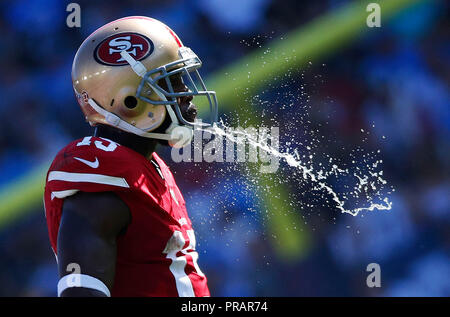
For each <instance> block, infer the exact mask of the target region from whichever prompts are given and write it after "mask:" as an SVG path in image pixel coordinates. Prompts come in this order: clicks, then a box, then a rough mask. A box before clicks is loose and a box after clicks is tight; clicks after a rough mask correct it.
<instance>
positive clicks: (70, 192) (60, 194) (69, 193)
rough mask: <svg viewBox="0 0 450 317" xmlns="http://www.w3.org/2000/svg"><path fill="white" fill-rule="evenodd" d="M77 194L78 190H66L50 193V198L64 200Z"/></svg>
mask: <svg viewBox="0 0 450 317" xmlns="http://www.w3.org/2000/svg"><path fill="white" fill-rule="evenodd" d="M77 192H78V189H68V190H60V191H55V192H52V194H51V196H50V198H51V200H53V198H55V197H56V198H66V197H69V196H72V195H75V194H76V193H77Z"/></svg>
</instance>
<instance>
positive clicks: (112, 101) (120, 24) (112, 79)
mask: <svg viewBox="0 0 450 317" xmlns="http://www.w3.org/2000/svg"><path fill="white" fill-rule="evenodd" d="M201 66H202V63H201V61H200V59H199V58H198V57H197V55H196V54H194V53H193V52H192V50H191V49H189V48H187V47H185V46H183V44H182V43H181V41H180V39H179V38H178V37H177V36H176V34H175V33H174V32H173V31H172V30H171V29H170V28H169V27H168V26H166V25H165V24H163V23H162V22H160V21H158V20H155V19H151V18H147V17H139V16H137V17H127V18H123V19H119V20H116V21H113V22H110V23H108V24H106V25H104V26H103V27H101V28H99V29H98V30H96V31H95V32H94V33H92V34H91V35H90V36H89V37H88V38H87V39H86V40H85V41H84V42H83V44H82V45H81V46H80V48H79V49H78V52H77V54H76V56H75V58H74V62H73V66H72V82H73V87H74V91H75V95H76V97H77V99H78V102H79V104H80V107H81V109H82V111H83V113H84V114H85V117H86V120H87V121H89V123H90V124H91V125H93V126H95V125H97V124H106V125H110V126H113V127H116V128H118V129H121V130H124V131H126V132H130V133H133V134H136V135H139V136H143V137H148V138H155V139H160V140H166V141H172V142H169V144H173V143H174V142H173V141H174V140H173V137H174V135H173V133H172V131H173V130H174V129H175V128H177V127H182V128H183V129H181V130H183V131H185V130H186V129H191V130H192V129H193V128H194V127H196V126H199V127H207V126H211V125H212V124H213V123H214V122H215V121H216V120H217V108H218V106H217V99H216V95H215V92H214V91H209V90H207V88H206V86H205V84H204V82H203V79H202V78H201V76H200V73H199V72H198V69H199V68H200V67H201ZM174 79H176V80H175V82H176V83H177V84H176V85H174V84H173V82H174ZM194 97H198V98H200V97H201V98H206V99H207V100H208V103H209V110H210V117H209V122H208V123H203V122H201V121H200V120H193V121H191V120H187V119H186V118H184V117H183V111H182V110H185V109H184V108H183V109H180V104H179V102H181V101H182V102H183V106H186V102H190V100H192V98H194ZM190 105H191V104H190V103H188V104H187V106H188V108H191V106H190ZM191 110H192V109H191ZM188 117H189V118H191V117H192V116H188ZM168 120H169V121H170V125H169V127H168V128H167V129H165V128H163V127H164V126H167V124H166V123H167V122H168ZM163 123H165V124H164V125H163ZM159 127H161V128H163V129H165V131H163V132H161V128H159ZM177 131H178V134H179V132H180V129H177ZM186 131H187V130H186ZM186 131H185V132H186ZM186 133H187V132H186Z"/></svg>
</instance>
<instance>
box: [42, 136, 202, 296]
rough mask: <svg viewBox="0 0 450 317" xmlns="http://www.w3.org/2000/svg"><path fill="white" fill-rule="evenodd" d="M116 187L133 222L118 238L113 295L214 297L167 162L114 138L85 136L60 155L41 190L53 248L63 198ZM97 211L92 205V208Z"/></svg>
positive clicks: (111, 189) (181, 199)
mask: <svg viewBox="0 0 450 317" xmlns="http://www.w3.org/2000/svg"><path fill="white" fill-rule="evenodd" d="M78 191H84V192H105V191H112V192H114V193H116V194H117V195H118V196H119V197H120V198H121V199H122V200H123V201H124V202H125V204H127V206H128V208H129V210H130V213H131V223H130V224H129V225H128V227H127V230H126V233H125V234H124V235H122V236H120V237H118V239H117V262H116V275H115V279H114V286H113V289H112V290H111V295H112V296H137V297H143V296H209V295H210V294H209V290H208V286H207V280H206V277H205V275H204V274H203V273H202V271H201V270H200V268H199V266H198V264H197V260H198V253H197V252H196V251H195V235H194V231H193V229H192V223H191V221H190V219H189V217H188V214H187V211H186V206H185V201H184V198H183V196H182V194H181V192H180V190H179V189H178V186H177V185H176V183H175V180H174V178H173V175H172V173H171V172H170V170H169V168H168V167H167V165H166V164H165V163H164V161H163V160H162V159H161V158H159V157H158V155H157V154H155V153H153V157H152V159H151V160H148V159H146V158H145V157H144V156H143V155H141V154H139V153H137V152H135V151H133V150H131V149H130V148H127V147H125V146H121V145H119V144H117V143H115V142H113V141H111V140H108V139H104V138H98V137H90V136H89V137H85V138H84V139H80V140H77V141H74V142H72V143H70V144H69V145H68V146H66V147H65V148H64V149H62V150H61V151H60V152H59V153H58V154H57V155H56V157H55V159H54V161H53V163H52V165H51V166H50V169H49V171H48V173H47V180H46V186H45V193H44V203H45V214H46V218H47V226H48V231H49V236H50V243H51V246H52V248H53V251H54V252H55V254H56V250H57V246H56V244H57V236H58V229H59V223H60V219H61V212H62V206H63V201H64V198H65V197H68V196H70V195H73V194H75V193H76V192H78ZM93 211H94V212H95V210H93Z"/></svg>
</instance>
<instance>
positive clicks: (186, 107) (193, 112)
mask: <svg viewBox="0 0 450 317" xmlns="http://www.w3.org/2000/svg"><path fill="white" fill-rule="evenodd" d="M179 106H180V111H181V115H182V116H183V119H185V120H186V121H188V122H192V123H194V121H195V119H196V118H197V114H198V110H197V106H196V105H195V104H194V103H192V102H188V103H182V104H180V105H179Z"/></svg>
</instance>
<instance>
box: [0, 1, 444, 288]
mask: <svg viewBox="0 0 450 317" xmlns="http://www.w3.org/2000/svg"><path fill="white" fill-rule="evenodd" d="M350 2H351V1H345V0H317V1H308V2H307V3H306V1H297V0H282V1H275V0H244V1H243V0H239V1H237V0H196V1H188V0H166V1H137V0H135V1H116V0H114V1H107V2H106V1H78V2H77V3H79V4H80V6H81V18H82V19H81V26H82V27H81V28H68V27H67V26H66V24H65V20H66V17H67V14H68V13H67V12H66V6H67V4H68V3H69V1H59V0H17V1H9V2H2V3H1V4H0V28H1V29H2V40H1V41H0V61H1V75H0V95H1V99H0V127H1V133H0V189H4V188H8V186H10V184H11V183H12V182H14V181H15V180H17V179H20V178H21V177H23V176H25V175H27V174H28V173H30V172H31V171H33V170H34V168H36V167H37V166H41V165H42V164H46V162H49V160H51V159H52V158H53V156H54V155H55V154H56V152H57V151H59V150H60V149H61V148H62V147H63V146H65V145H66V144H67V143H68V142H70V141H72V140H74V139H76V138H80V137H83V136H85V135H89V134H91V129H90V127H89V125H88V124H86V123H85V122H84V120H83V116H82V114H81V111H80V110H79V107H78V105H77V104H76V100H75V98H74V95H73V92H72V85H71V78H70V72H71V63H72V59H73V56H74V54H75V52H76V50H77V48H78V46H79V45H80V43H81V42H82V41H83V39H84V38H85V37H87V36H88V35H89V34H90V33H91V32H92V31H94V30H95V29H96V28H98V27H100V26H101V25H103V24H105V23H107V22H109V21H111V20H114V19H117V18H120V17H124V16H129V15H146V16H151V17H154V18H157V19H160V20H162V21H163V22H165V23H166V24H168V25H169V26H170V27H171V28H172V29H173V30H174V31H175V32H176V33H177V34H178V35H179V36H180V38H181V39H182V41H183V42H184V44H185V45H188V46H189V47H191V48H193V50H194V51H195V52H196V53H197V54H198V55H199V56H200V57H201V58H202V60H203V62H204V67H203V72H202V74H203V76H204V77H206V78H208V74H212V73H216V74H217V73H218V72H219V73H220V71H221V69H222V68H223V66H225V65H228V64H230V63H232V62H235V61H239V60H240V59H241V58H242V57H243V56H246V55H248V54H249V53H251V52H253V51H254V50H257V49H259V48H260V47H261V46H265V45H266V46H267V47H269V48H270V45H271V44H270V43H272V42H271V41H273V40H277V39H282V38H283V36H284V35H285V34H287V33H289V32H290V31H293V30H295V29H298V28H302V27H303V26H304V25H307V24H308V23H309V22H311V21H313V20H314V19H316V18H318V17H321V16H323V15H326V14H329V13H332V12H333V11H334V10H336V9H338V8H341V7H343V6H346V5H348V4H349V3H350ZM382 14H383V12H382ZM447 14H448V2H446V1H444V0H442V1H439V0H430V1H418V2H417V4H414V5H411V6H406V7H405V9H403V10H401V12H400V13H399V14H396V15H395V16H394V17H392V19H390V20H389V21H385V20H383V15H382V23H383V24H382V27H381V28H379V29H370V30H369V29H368V30H367V31H365V32H361V34H360V35H358V36H357V38H355V39H354V40H353V41H352V43H351V44H350V45H347V46H345V47H342V49H340V50H337V51H336V52H335V53H333V54H329V55H327V56H326V57H323V58H321V59H320V60H319V61H316V62H314V63H312V65H309V66H308V67H307V68H305V69H304V70H301V69H299V70H297V71H293V72H292V73H291V74H290V78H289V82H290V83H292V82H293V81H298V82H301V83H303V84H305V85H306V87H313V89H311V90H310V91H308V94H309V96H310V98H309V99H310V103H311V107H310V108H305V107H303V106H302V104H301V103H302V102H303V101H302V100H301V99H297V102H298V104H294V105H293V106H291V108H290V109H291V111H292V113H293V114H294V115H295V113H296V112H297V113H299V112H302V111H307V109H309V111H312V112H313V113H316V114H317V113H318V112H315V110H314V109H321V110H322V112H321V113H327V112H328V113H329V114H331V120H330V121H331V122H332V124H330V125H328V127H327V128H326V129H325V130H322V132H323V133H325V135H326V137H327V138H336V139H338V140H340V142H341V143H342V144H345V146H346V147H347V148H352V145H356V144H358V142H359V141H360V140H359V139H358V137H355V136H356V135H359V136H360V129H365V130H366V131H371V135H370V137H369V143H372V145H373V148H379V149H381V153H382V158H383V162H384V167H383V170H384V174H385V175H386V177H387V178H388V180H389V182H390V183H391V184H392V185H393V186H394V187H395V189H396V191H395V193H394V194H393V195H392V196H391V200H392V202H393V208H392V210H391V211H389V212H380V211H375V212H371V213H364V214H362V215H359V216H357V217H352V216H349V215H341V214H339V212H338V211H336V210H332V209H323V210H315V211H314V212H311V211H309V212H308V213H307V214H302V213H304V211H302V210H294V211H293V214H294V215H296V216H297V217H298V218H299V219H302V223H303V222H304V223H305V224H304V225H303V226H302V229H301V230H302V231H303V233H304V236H305V237H307V240H308V242H307V244H308V247H307V248H305V249H302V254H301V255H299V256H294V257H289V258H285V257H282V256H280V255H279V253H278V252H277V248H278V247H280V246H278V245H277V243H276V241H275V242H274V241H273V239H272V238H271V234H270V228H269V227H268V226H267V225H266V224H265V221H264V210H265V209H264V207H263V206H262V204H261V202H260V201H258V195H255V194H254V193H252V192H251V189H252V187H251V186H249V187H243V184H245V183H246V182H248V181H249V180H248V175H247V176H244V175H242V174H241V173H239V171H238V170H233V169H230V170H229V171H227V172H226V173H224V172H222V173H220V175H219V176H217V177H215V175H217V174H214V173H212V172H209V171H208V169H207V168H205V167H202V168H199V169H198V170H195V168H194V170H192V166H190V165H186V164H180V165H177V164H171V162H170V156H169V155H168V154H167V151H166V152H163V155H165V158H166V160H167V162H168V165H170V166H171V169H172V170H173V171H174V173H175V176H176V178H177V180H178V182H179V186H180V188H181V190H182V192H183V193H184V195H185V198H186V201H187V205H188V209H189V212H190V214H191V218H192V220H193V223H194V228H195V229H196V234H197V236H198V249H199V253H200V266H201V267H202V269H203V271H204V272H205V273H206V275H207V276H208V278H209V283H210V288H211V293H212V295H213V296H449V295H450V252H449V251H450V230H449V222H450V177H449V176H450V166H449V165H450V155H449V149H450V146H449V145H450V144H449V143H450V142H449V140H450V138H449V136H450V114H449V105H450V104H449V93H448V84H449V79H450V69H449V63H448V61H449V52H450V50H449V43H450V42H449V41H448V39H449V30H450V28H449V20H448V18H447V19H446V15H447ZM318 75H320V78H321V80H320V81H318V80H317V76H318ZM292 76H294V78H292ZM211 88H212V89H217V88H216V87H211ZM261 89H262V88H261ZM285 89H286V88H285ZM287 89H288V90H289V87H288V88H287ZM268 94H269V96H268V97H267V98H268V99H270V98H271V96H272V97H273V98H277V102H279V103H282V102H283V100H282V99H281V100H280V97H274V95H276V89H275V91H269V92H268ZM285 95H286V94H285ZM218 98H219V103H221V104H226V103H227V100H223V99H220V95H219V96H218ZM281 98H282V97H281ZM330 100H331V101H332V102H330ZM227 109H229V107H228V108H227ZM222 115H227V113H224V112H222ZM228 115H230V114H228ZM285 119H286V118H285ZM311 120H312V123H311V126H314V125H315V124H319V123H322V122H323V120H324V118H323V117H321V115H313V116H311ZM328 153H329V154H330V155H331V156H333V157H336V156H339V158H340V160H341V161H345V160H346V159H348V160H351V158H350V156H349V157H348V158H346V156H345V155H343V154H342V152H339V151H338V149H333V148H329V149H328ZM214 168H215V167H214V165H212V166H210V169H212V170H214ZM190 169H191V170H190ZM187 170H188V171H187ZM284 172H287V173H288V172H289V170H287V169H283V170H281V171H280V173H284ZM205 184H210V185H211V186H205ZM293 186H294V187H293V188H294V190H295V185H293ZM224 188H226V189H227V190H224ZM246 188H247V189H248V190H247V191H246ZM230 193H234V195H232V198H231V195H230ZM296 197H298V199H299V200H301V199H302V193H301V192H299V193H297V195H296ZM228 200H232V201H230V202H229V203H228ZM218 202H220V203H218ZM1 203H2V202H0V204H1ZM319 215H320V216H319ZM305 239H306V238H305ZM371 262H376V263H379V264H380V266H381V270H382V275H381V276H382V287H381V288H368V287H367V286H366V276H367V275H368V274H369V273H368V272H366V266H367V265H368V264H369V263H371ZM57 280H58V277H57V271H56V263H55V258H54V255H53V253H52V251H51V249H50V245H49V241H48V236H47V227H46V223H45V218H44V214H43V207H42V205H39V204H38V205H35V206H34V207H32V208H28V209H27V211H26V212H24V213H23V214H22V216H20V217H15V218H14V220H13V221H8V222H7V223H6V224H3V225H1V227H0V295H1V296H55V295H56V283H57Z"/></svg>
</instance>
